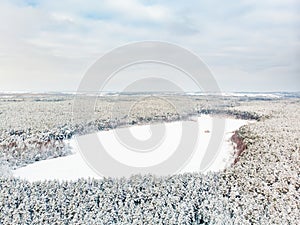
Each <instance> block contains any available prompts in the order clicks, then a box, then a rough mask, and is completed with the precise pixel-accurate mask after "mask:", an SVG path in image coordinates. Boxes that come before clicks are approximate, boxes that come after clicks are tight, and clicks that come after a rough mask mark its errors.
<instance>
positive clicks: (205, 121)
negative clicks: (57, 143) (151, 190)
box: [13, 116, 250, 181]
mask: <svg viewBox="0 0 300 225" xmlns="http://www.w3.org/2000/svg"><path fill="white" fill-rule="evenodd" d="M223 119H224V120H226V127H225V133H224V137H223V140H222V143H221V146H220V149H219V154H218V156H217V157H216V159H215V160H214V162H213V163H212V164H211V166H210V167H209V171H218V170H223V169H224V168H226V167H227V166H229V165H230V164H231V163H232V162H233V160H234V158H233V153H234V150H233V144H232V142H231V141H230V137H231V136H232V135H233V132H234V131H235V130H237V129H238V128H239V127H241V126H243V125H245V124H247V123H250V121H247V120H239V119H228V118H226V119H225V118H223ZM212 120H213V118H212V117H210V116H201V117H198V118H195V121H194V122H195V123H198V124H199V131H200V132H199V139H198V144H197V146H196V151H195V153H194V155H193V156H192V158H191V160H190V161H189V162H187V165H186V166H185V167H184V168H183V169H182V170H181V171H178V173H184V172H198V171H199V165H200V162H201V159H202V157H203V155H204V153H205V150H206V148H207V146H208V143H209V141H210V137H211V135H212V133H211V130H212ZM181 123H185V121H181V122H180V121H176V122H170V123H165V124H164V125H165V128H166V133H165V134H166V135H165V138H164V140H163V143H161V145H160V146H159V147H158V148H157V149H155V150H154V151H150V152H147V153H140V152H135V151H130V150H128V149H126V147H125V146H124V145H122V144H121V143H120V142H119V140H118V139H117V138H116V137H115V131H114V130H110V131H101V132H98V137H99V140H101V142H102V144H103V146H104V147H105V148H106V149H110V152H109V153H110V154H111V156H113V157H115V159H117V160H119V161H120V162H122V163H125V164H128V165H135V166H150V165H154V164H156V163H160V162H162V161H163V160H166V159H167V158H168V157H169V156H170V155H172V153H173V152H174V151H175V150H176V146H177V145H178V144H179V141H180V135H181V131H182V129H181V126H182V124H181ZM161 125H163V124H161ZM119 129H124V128H119ZM130 132H131V134H132V135H133V136H134V137H135V138H137V139H138V140H146V139H147V138H149V137H150V136H151V130H150V126H149V125H140V126H134V127H131V128H130ZM68 144H69V145H70V147H71V148H72V151H73V154H72V155H69V156H65V157H59V158H55V159H48V160H43V161H39V162H36V163H33V164H30V165H27V166H25V167H22V168H19V169H16V170H14V171H13V174H14V176H16V177H20V178H23V179H26V180H29V181H38V180H54V179H57V180H60V181H62V180H77V179H79V178H88V177H93V178H101V176H99V175H98V174H97V173H96V172H95V171H93V170H92V169H91V168H90V167H89V166H88V165H87V164H86V162H85V160H84V159H83V158H82V156H81V154H80V152H79V149H78V146H77V142H76V139H71V140H69V141H68Z"/></svg>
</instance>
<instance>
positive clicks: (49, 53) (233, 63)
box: [0, 0, 300, 91]
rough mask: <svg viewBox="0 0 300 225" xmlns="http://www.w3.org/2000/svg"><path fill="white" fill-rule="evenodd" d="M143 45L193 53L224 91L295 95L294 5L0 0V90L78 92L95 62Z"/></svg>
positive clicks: (248, 0) (298, 46) (298, 80)
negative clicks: (124, 47)
mask: <svg viewBox="0 0 300 225" xmlns="http://www.w3.org/2000/svg"><path fill="white" fill-rule="evenodd" d="M143 40H160V41H167V42H171V43H175V44H178V45H180V46H183V47H185V48H187V49H189V50H191V51H193V52H194V53H196V54H197V55H199V56H200V57H201V58H202V59H203V60H204V62H205V63H206V64H208V65H209V67H210V68H211V70H212V71H213V73H214V75H215V79H216V80H217V82H218V84H219V86H220V87H221V89H222V90H223V91H283V90H286V91H299V90H300V88H299V87H300V63H299V62H300V1H297V0H264V1H262V0H240V1H239V0H235V1H221V0H219V1H215V0H186V1H174V0H164V1H158V0H154V1H153V0H141V1H138V0H126V1H125V0H113V1H108V0H92V1H90V0H48V1H46V0H27V1H26V0H0V91H76V89H77V87H78V85H79V83H80V80H81V78H82V77H83V75H84V73H85V72H86V70H87V69H88V68H89V66H91V65H92V64H93V63H94V62H95V61H96V60H97V59H98V58H99V57H101V56H102V55H103V54H105V53H106V52H108V51H110V50H111V49H113V48H115V47H117V46H120V45H123V44H126V43H128V42H133V41H143ZM170 73H171V72H170ZM128 76H129V74H128Z"/></svg>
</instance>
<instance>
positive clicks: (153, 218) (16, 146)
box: [0, 96, 300, 224]
mask: <svg viewBox="0 0 300 225" xmlns="http://www.w3.org/2000/svg"><path fill="white" fill-rule="evenodd" d="M136 98H141V97H137V96H130V97H129V96H123V97H119V98H117V97H107V96H106V97H105V98H100V99H99V101H98V102H97V105H96V112H97V114H96V117H95V119H94V120H92V121H88V122H87V121H82V123H74V121H72V120H71V113H72V108H71V107H72V98H71V96H12V97H10V98H1V97H0V121H1V123H0V154H1V155H0V156H1V167H0V170H1V172H0V175H1V178H0V224H297V221H298V220H299V218H300V201H299V196H300V190H299V186H300V182H299V180H300V179H299V178H300V158H299V153H300V152H299V146H300V140H299V137H300V135H299V134H300V99H299V98H290V99H286V98H278V99H277V98H276V99H267V100H266V99H248V98H243V97H226V99H225V100H224V99H223V98H222V99H220V98H219V97H215V96H208V97H207V96H205V97H204V96H180V97H178V96H176V98H175V97H174V98H173V97H172V96H168V98H173V99H172V101H177V105H178V106H182V107H179V108H178V111H177V112H174V111H172V110H173V109H170V108H163V104H160V103H159V102H157V103H156V104H146V103H145V104H144V105H143V106H141V107H137V108H136V111H135V112H133V113H132V114H131V115H126V114H125V112H124V109H126V106H127V105H128V104H130V103H131V102H130V101H132V100H136ZM207 98H208V99H209V101H207ZM147 101H148V102H149V99H148V100H147ZM150 101H153V102H155V101H156V100H155V99H154V98H153V99H150ZM115 102H118V105H117V110H116V115H117V116H116V117H115V118H110V117H108V116H107V114H106V112H107V111H108V109H110V108H111V107H112V106H113V105H114V103H115ZM207 102H209V104H208V103H207ZM220 103H222V104H220ZM155 106H156V107H155ZM195 114H218V115H219V116H229V117H235V118H243V119H255V120H257V123H252V124H250V125H247V126H244V127H241V128H240V129H239V131H238V132H237V133H236V134H237V136H238V138H239V139H240V140H241V142H242V143H243V144H244V145H245V149H243V151H240V152H239V153H238V156H237V157H238V158H237V160H236V161H235V164H234V165H232V166H231V167H229V168H227V169H226V170H225V171H221V172H218V173H209V174H205V175H204V174H200V173H186V174H183V175H171V176H168V177H155V176H153V175H146V176H140V175H133V176H132V177H131V178H129V179H125V178H123V179H115V178H105V179H102V180H96V179H79V180H78V181H68V182H58V181H45V182H28V181H25V180H20V179H18V178H14V177H12V176H11V175H10V170H11V169H15V168H18V167H21V166H24V165H27V164H30V163H32V162H34V161H39V160H43V159H48V158H51V157H60V156H63V155H68V154H70V152H69V149H68V148H67V146H65V144H64V142H63V140H65V139H69V138H71V137H72V136H73V135H76V134H83V133H87V132H90V131H94V130H103V129H112V128H115V127H117V126H128V125H131V124H137V123H138V124H143V123H152V122H158V121H166V120H167V121H172V120H180V119H187V118H188V117H189V116H190V115H195ZM237 151H238V149H237Z"/></svg>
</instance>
